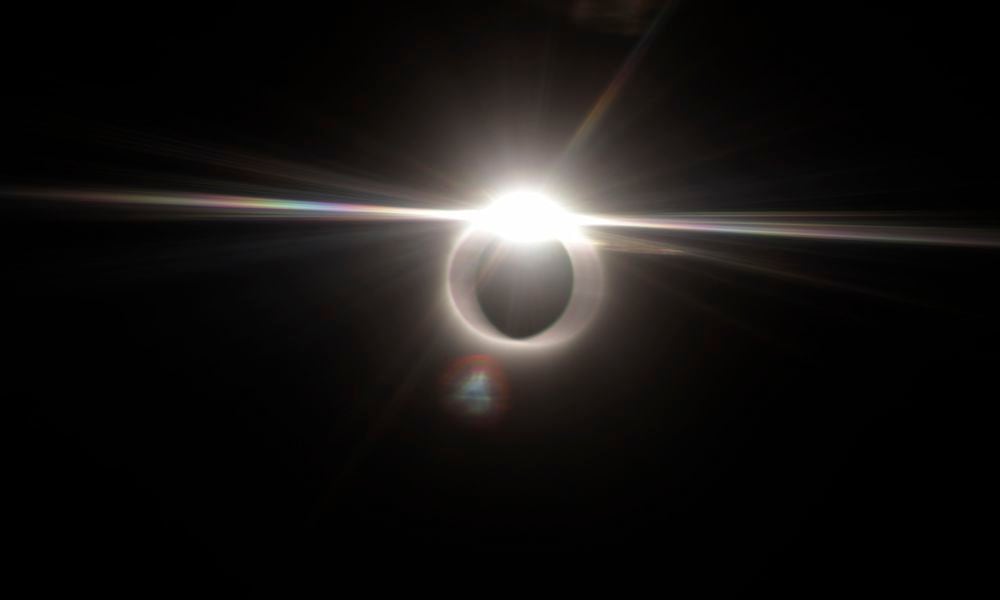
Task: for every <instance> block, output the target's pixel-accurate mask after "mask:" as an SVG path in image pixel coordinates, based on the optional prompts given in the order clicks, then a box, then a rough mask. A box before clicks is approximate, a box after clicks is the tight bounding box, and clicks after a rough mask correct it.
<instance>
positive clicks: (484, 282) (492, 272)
mask: <svg viewBox="0 0 1000 600" xmlns="http://www.w3.org/2000/svg"><path fill="white" fill-rule="evenodd" d="M572 292H573V265H572V263H571V262H570V258H569V254H568V253H567V252H566V249H565V248H564V247H563V245H562V244H561V243H559V242H557V241H551V242H541V243H533V244H516V243H511V242H503V241H497V242H496V243H494V244H492V245H490V246H489V247H488V248H487V249H486V251H485V252H483V256H482V258H481V259H480V264H479V272H478V278H477V284H476V297H477V299H478V300H479V305H480V306H481V307H482V311H483V315H485V316H486V318H487V319H489V321H490V322H491V323H492V324H493V325H494V327H496V328H497V329H498V330H499V331H500V332H501V333H503V334H504V335H507V336H510V337H512V338H516V339H523V338H528V337H531V336H533V335H536V334H538V333H541V332H542V331H544V330H545V329H546V328H548V327H549V326H550V325H552V324H553V323H555V322H556V321H557V320H558V319H559V317H560V315H562V313H563V311H564V310H565V309H566V305H567V304H568V303H569V299H570V295H571V294H572Z"/></svg>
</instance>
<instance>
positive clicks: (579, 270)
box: [445, 228, 603, 348]
mask: <svg viewBox="0 0 1000 600" xmlns="http://www.w3.org/2000/svg"><path fill="white" fill-rule="evenodd" d="M496 239H497V237H496V236H495V235H493V234H491V233H489V232H485V231H482V230H478V229H476V228H470V229H469V230H467V231H465V233H463V234H462V235H461V236H460V237H459V238H458V241H457V242H456V244H455V247H454V248H453V249H452V251H451V256H450V257H449V258H448V267H447V269H448V270H447V275H446V278H445V281H446V288H447V296H448V301H449V304H450V305H451V308H452V310H453V311H454V313H455V315H456V316H457V317H458V320H459V321H461V322H462V324H464V325H465V327H466V328H467V329H468V330H469V331H470V332H471V333H473V334H475V335H476V336H477V337H479V338H480V339H484V340H487V341H490V342H493V343H497V344H502V345H506V346H513V347H519V348H539V347H547V346H553V345H556V344H561V343H563V342H566V341H568V340H570V339H571V338H573V337H575V336H576V335H577V334H579V333H580V332H581V331H583V329H584V328H585V327H586V326H587V325H588V324H589V323H590V321H591V318H592V317H593V316H594V313H596V311H597V307H598V305H599V304H600V300H601V291H602V287H603V273H602V270H601V263H600V260H599V259H598V256H597V252H596V250H595V249H594V247H593V246H592V245H591V244H590V242H588V241H587V240H586V239H584V238H583V237H582V236H573V237H566V238H560V239H557V240H556V241H558V242H559V243H561V244H562V245H563V248H565V249H566V253H567V254H568V255H569V260H570V265H571V266H572V269H573V287H572V290H571V291H570V297H569V300H568V301H567V303H566V307H565V308H564V309H563V312H562V314H560V316H559V318H558V319H556V321H555V322H554V323H552V324H551V325H549V326H548V327H547V328H545V329H544V330H542V331H540V332H539V333H536V334H535V335H533V336H531V337H527V338H512V337H510V336H508V335H506V334H504V333H502V332H501V331H500V330H498V329H497V328H496V326H494V325H493V323H491V322H490V320H489V319H488V318H486V315H485V314H483V310H482V307H481V306H480V304H479V299H478V298H477V296H476V279H477V275H478V272H479V264H480V261H481V259H482V256H483V253H484V252H485V251H486V250H487V248H488V247H489V246H490V244H492V243H493V242H494V241H496Z"/></svg>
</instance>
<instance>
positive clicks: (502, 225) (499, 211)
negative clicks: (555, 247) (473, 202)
mask: <svg viewBox="0 0 1000 600" xmlns="http://www.w3.org/2000/svg"><path fill="white" fill-rule="evenodd" d="M472 226H473V227H474V228H475V229H478V230H480V231H486V232H489V233H492V234H494V235H496V236H498V237H500V238H502V239H504V240H508V241H511V242H517V243H524V244H531V243H538V242H545V241H550V240H559V241H568V240H574V239H578V237H579V235H580V234H579V228H578V227H577V218H576V217H575V215H573V213H571V212H569V211H567V210H566V209H565V208H563V207H562V206H560V205H559V204H558V203H557V202H556V201H555V200H553V199H552V198H550V197H549V196H548V195H546V194H545V193H544V192H541V191H539V190H533V189H517V190H512V191H509V192H506V193H504V194H501V195H500V196H498V197H497V198H496V199H495V200H494V201H493V202H492V203H491V204H490V205H489V206H487V207H486V208H484V209H482V210H480V211H479V212H477V213H476V214H475V216H474V217H473V219H472Z"/></svg>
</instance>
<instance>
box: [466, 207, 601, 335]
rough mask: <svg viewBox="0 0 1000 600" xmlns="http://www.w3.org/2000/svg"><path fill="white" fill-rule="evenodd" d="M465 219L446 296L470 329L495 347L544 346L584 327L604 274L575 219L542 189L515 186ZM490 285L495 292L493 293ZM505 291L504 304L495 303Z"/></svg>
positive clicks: (588, 320) (593, 311) (596, 301)
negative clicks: (464, 226) (464, 227)
mask: <svg viewBox="0 0 1000 600" xmlns="http://www.w3.org/2000/svg"><path fill="white" fill-rule="evenodd" d="M469 223H470V225H469V227H468V229H466V230H465V231H464V232H463V233H462V234H461V235H460V236H459V238H458V240H457V242H456V244H455V246H454V248H453V250H452V253H451V256H450V257H449V259H448V266H447V273H446V293H447V298H448V301H449V304H450V307H451V308H452V310H453V312H454V314H455V316H456V317H457V318H458V319H459V321H460V322H461V323H462V324H463V325H464V326H465V328H466V329H467V330H468V331H469V332H470V333H472V334H473V335H475V336H476V337H478V338H480V339H481V340H484V341H488V342H491V343H495V344H499V345H506V346H512V347H517V348H541V347H546V346H551V345H554V344H560V343H563V342H566V341H568V340H570V339H572V338H574V337H576V335H577V334H579V333H580V332H581V331H582V330H583V329H584V328H585V327H586V325H587V324H588V323H589V322H590V320H591V318H592V317H593V315H594V313H595V312H596V310H597V308H598V305H599V303H600V297H601V291H602V290H601V287H602V273H601V265H600V261H599V260H598V257H597V254H596V252H595V251H594V248H593V246H592V245H591V243H590V242H589V241H588V240H587V238H586V237H585V235H584V234H583V232H582V231H581V230H580V227H579V218H578V217H576V216H575V215H573V214H572V213H570V212H569V211H567V210H566V209H565V208H563V207H562V206H561V205H560V204H558V203H557V202H556V201H554V200H553V199H551V198H550V197H549V196H547V195H546V194H545V193H543V192H541V191H538V190H532V189H518V190H515V191H511V192H508V193H505V194H503V195H501V196H499V197H498V198H496V199H495V200H494V201H493V202H492V203H491V204H490V205H489V206H487V207H486V208H485V209H483V210H481V211H479V212H478V213H476V214H474V215H473V216H472V217H471V218H470V219H469ZM491 287H495V288H498V289H496V290H494V291H493V293H492V294H491V293H490V289H489V288H491ZM539 291H541V292H543V293H541V294H539V293H538V292H539ZM504 292H506V294H505V300H506V302H504V301H503V300H500V301H497V300H496V295H497V294H498V293H504ZM517 292H522V293H517ZM524 292H526V293H524ZM491 296H492V298H493V300H494V301H493V302H491V301H490V299H491ZM518 304H520V306H518ZM524 304H528V306H524ZM498 313H506V314H498ZM505 316H506V317H507V318H506V319H504V317H505Z"/></svg>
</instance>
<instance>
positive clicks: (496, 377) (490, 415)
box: [444, 354, 507, 422]
mask: <svg viewBox="0 0 1000 600" xmlns="http://www.w3.org/2000/svg"><path fill="white" fill-rule="evenodd" d="M444 383H445V387H446V397H445V400H446V402H447V405H448V408H449V410H451V411H452V412H453V413H455V414H457V415H459V416H461V417H465V418H468V419H469V420H472V421H475V422H491V421H494V420H496V419H497V418H499V417H500V416H501V415H502V414H503V413H504V412H505V411H506V410H507V379H506V377H505V376H504V372H503V369H502V368H501V366H500V363H499V362H497V361H496V359H494V358H493V357H491V356H488V355H485V354H474V355H472V356H466V357H463V358H460V359H458V360H456V361H455V362H454V363H452V365H451V366H450V367H449V369H448V370H447V372H446V373H445V378H444Z"/></svg>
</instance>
